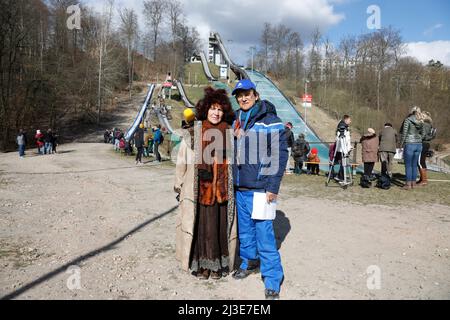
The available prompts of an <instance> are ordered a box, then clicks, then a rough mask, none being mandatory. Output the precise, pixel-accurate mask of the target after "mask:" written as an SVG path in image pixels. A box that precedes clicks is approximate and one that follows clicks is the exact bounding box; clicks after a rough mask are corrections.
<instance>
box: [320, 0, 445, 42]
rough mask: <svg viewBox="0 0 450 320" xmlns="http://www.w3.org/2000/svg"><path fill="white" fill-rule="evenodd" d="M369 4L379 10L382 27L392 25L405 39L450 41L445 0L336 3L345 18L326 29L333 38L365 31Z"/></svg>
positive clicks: (413, 40)
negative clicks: (377, 7)
mask: <svg viewBox="0 0 450 320" xmlns="http://www.w3.org/2000/svg"><path fill="white" fill-rule="evenodd" d="M370 5H377V6H379V7H380V10H381V12H380V13H381V24H382V27H385V26H389V25H392V26H393V27H395V28H396V29H400V30H401V33H402V36H403V40H404V41H406V42H418V41H436V40H450V1H448V0H427V1H423V0H422V1H407V0H390V1H388V0H376V1H367V0H348V1H343V2H342V3H340V4H339V2H338V3H335V4H334V8H335V11H336V12H339V13H344V14H345V19H344V20H343V21H342V22H340V23H339V24H338V25H336V26H334V27H332V28H330V29H329V32H328V33H329V35H330V38H331V39H332V40H338V39H339V38H340V37H341V36H342V35H343V34H354V33H365V32H367V31H368V30H367V27H366V21H367V18H368V17H369V14H367V13H366V10H367V8H368V7H369V6H370Z"/></svg>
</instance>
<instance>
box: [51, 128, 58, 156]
mask: <svg viewBox="0 0 450 320" xmlns="http://www.w3.org/2000/svg"><path fill="white" fill-rule="evenodd" d="M58 138H59V135H58V133H57V132H54V133H53V136H52V153H57V152H56V147H57V146H58Z"/></svg>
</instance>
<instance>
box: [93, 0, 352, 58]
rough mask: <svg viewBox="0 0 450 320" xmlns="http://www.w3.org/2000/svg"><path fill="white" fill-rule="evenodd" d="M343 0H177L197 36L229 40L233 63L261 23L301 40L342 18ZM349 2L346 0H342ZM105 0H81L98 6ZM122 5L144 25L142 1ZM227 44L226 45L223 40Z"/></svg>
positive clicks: (256, 34) (255, 36) (257, 33)
mask: <svg viewBox="0 0 450 320" xmlns="http://www.w3.org/2000/svg"><path fill="white" fill-rule="evenodd" d="M341 1H343V0H277V1H273V0H227V1H217V0H180V2H182V3H183V5H184V12H185V13H186V18H187V20H188V24H189V25H191V26H195V27H197V29H198V31H199V33H200V36H201V39H202V40H203V43H204V44H205V50H206V44H207V42H208V40H207V39H208V36H209V32H210V31H216V32H219V33H220V35H221V36H222V39H224V41H226V40H233V44H232V45H231V47H232V48H231V49H230V51H231V56H232V58H233V59H234V60H236V62H238V63H244V62H245V61H246V60H247V55H246V50H247V49H248V48H249V47H250V46H252V45H255V44H257V43H258V42H259V38H260V34H261V31H262V28H263V24H264V22H270V23H271V24H272V25H276V24H279V23H283V24H285V25H286V26H288V27H289V28H291V29H292V30H295V31H298V32H299V33H300V34H301V35H302V36H303V38H304V39H307V38H308V37H309V35H310V33H311V32H312V31H313V30H314V29H315V28H316V27H319V29H320V30H321V31H322V32H326V31H327V30H328V29H329V28H330V27H332V26H334V25H337V24H339V23H340V22H341V21H342V20H344V19H345V16H344V14H342V13H337V12H335V9H334V6H333V5H334V4H338V3H340V2H341ZM345 1H349V0H345ZM104 2H105V1H104V0H102V1H98V0H85V3H87V4H88V5H91V6H93V7H95V8H96V9H101V7H102V3H104ZM116 2H117V3H118V4H119V5H120V6H122V7H128V8H134V9H135V10H136V12H138V13H139V16H140V20H141V28H143V27H145V25H144V19H143V16H142V12H143V10H144V6H143V1H142V0H128V1H125V0H118V1H116ZM226 45H227V46H228V47H229V46H230V45H229V44H228V43H226Z"/></svg>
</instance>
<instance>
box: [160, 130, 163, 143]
mask: <svg viewBox="0 0 450 320" xmlns="http://www.w3.org/2000/svg"><path fill="white" fill-rule="evenodd" d="M159 141H160V142H159V144H163V142H164V135H163V133H162V132H161V136H160V138H159Z"/></svg>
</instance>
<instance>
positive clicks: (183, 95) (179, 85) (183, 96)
mask: <svg viewBox="0 0 450 320" xmlns="http://www.w3.org/2000/svg"><path fill="white" fill-rule="evenodd" d="M175 85H176V86H177V89H178V92H179V93H180V96H181V99H182V100H183V102H184V105H185V107H186V108H191V109H193V108H195V106H194V104H193V103H192V102H191V101H190V100H189V98H188V97H187V96H186V92H185V91H184V86H183V83H182V82H181V81H180V80H176V81H175Z"/></svg>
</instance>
